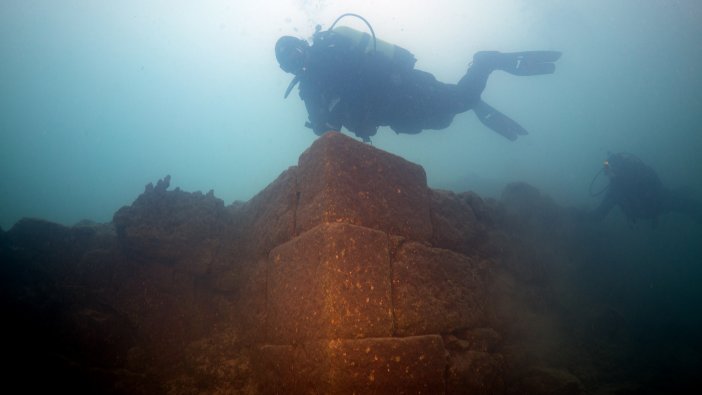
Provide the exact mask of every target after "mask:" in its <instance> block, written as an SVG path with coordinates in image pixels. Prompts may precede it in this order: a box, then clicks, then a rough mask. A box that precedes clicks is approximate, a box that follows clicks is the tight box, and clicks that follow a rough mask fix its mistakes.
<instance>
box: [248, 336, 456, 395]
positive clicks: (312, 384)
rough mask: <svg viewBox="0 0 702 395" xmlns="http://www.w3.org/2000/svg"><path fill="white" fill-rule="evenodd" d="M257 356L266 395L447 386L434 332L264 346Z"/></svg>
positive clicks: (438, 390) (424, 390)
mask: <svg viewBox="0 0 702 395" xmlns="http://www.w3.org/2000/svg"><path fill="white" fill-rule="evenodd" d="M258 358H259V359H260V360H259V361H258V362H257V365H258V366H261V369H260V370H259V371H258V372H259V374H261V375H262V377H261V378H260V379H259V382H260V383H262V391H261V392H262V393H266V394H277V393H291V394H309V393H319V394H353V393H356V394H444V393H445V389H446V384H445V380H444V373H445V369H446V353H445V350H444V348H443V344H442V341H441V337H439V336H436V335H433V336H416V337H403V338H368V339H353V340H349V339H337V340H320V341H316V342H312V343H308V344H306V345H304V346H295V345H284V346H273V345H266V346H263V347H261V349H260V351H259V353H258Z"/></svg>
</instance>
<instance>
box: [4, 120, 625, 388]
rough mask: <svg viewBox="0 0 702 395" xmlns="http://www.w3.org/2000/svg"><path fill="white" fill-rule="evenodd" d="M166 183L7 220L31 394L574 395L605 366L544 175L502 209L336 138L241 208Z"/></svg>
mask: <svg viewBox="0 0 702 395" xmlns="http://www.w3.org/2000/svg"><path fill="white" fill-rule="evenodd" d="M169 186H170V177H166V178H165V179H163V180H160V181H159V182H158V183H157V184H156V186H153V185H151V184H149V185H148V186H147V187H146V190H145V191H144V193H143V194H142V195H140V196H139V197H138V198H137V199H136V200H135V201H134V202H133V203H132V204H131V205H130V206H125V207H123V208H122V209H120V210H119V211H118V212H117V213H115V215H114V219H113V222H112V223H109V224H93V223H81V224H77V225H76V226H73V227H70V228H69V227H64V226H61V225H57V224H52V223H49V222H46V221H41V220H33V219H25V220H22V221H20V222H18V223H17V224H16V225H15V226H14V227H13V228H12V229H10V230H9V231H7V232H2V231H0V256H1V257H2V261H3V265H2V266H1V269H2V272H1V273H0V274H2V276H1V277H0V279H1V280H2V284H0V285H2V287H1V288H0V289H1V290H2V293H3V294H2V303H3V308H4V309H5V310H4V311H7V316H6V322H11V323H12V324H11V325H7V326H5V328H4V329H3V336H4V338H5V339H11V340H10V341H9V344H10V347H9V351H8V355H9V356H10V358H11V359H13V360H14V361H15V364H13V365H12V368H11V369H10V371H9V372H8V373H9V374H8V377H12V378H13V379H14V380H16V381H18V382H21V383H22V385H23V386H24V387H23V388H25V389H27V390H28V391H32V390H46V389H49V388H50V389H56V388H67V389H72V390H88V391H92V392H110V393H131V394H134V393H145V394H146V393H148V394H153V393H173V394H186V393H187V394H189V393H211V394H215V393H217V394H219V393H233V394H259V393H261V394H278V393H286V394H288V393H289V394H311V393H319V394H321V393H324V394H350V393H393V394H395V393H397V394H400V393H404V394H420V393H421V394H524V393H527V394H552V393H559V394H579V393H581V392H582V390H583V383H582V382H581V379H579V378H578V377H577V375H576V374H574V372H578V371H579V370H577V369H576V368H575V367H577V366H585V368H583V369H582V372H585V373H587V375H590V376H594V373H593V371H595V370H596V369H595V368H593V367H591V365H588V364H587V361H582V360H580V361H578V360H577V358H574V357H573V355H576V354H577V355H580V354H578V353H579V352H582V350H581V349H579V348H578V347H583V346H582V344H585V342H582V338H581V339H579V340H578V339H575V338H568V337H567V336H564V333H563V330H562V326H563V323H564V322H576V321H577V320H576V319H575V318H574V317H573V316H571V315H568V314H564V313H563V311H564V308H563V306H562V305H561V304H560V301H561V300H564V299H565V298H562V297H561V294H559V292H561V291H559V290H570V289H572V288H573V287H572V284H574V283H575V281H574V280H572V279H571V278H570V277H569V273H568V267H567V266H565V267H564V265H563V264H562V262H564V261H567V260H568V259H567V258H564V257H567V256H569V254H570V252H571V251H573V250H574V249H576V248H577V245H579V244H578V240H575V235H576V234H577V231H576V230H575V228H574V225H573V221H572V215H571V214H572V213H570V212H569V211H568V210H564V209H561V208H560V207H558V206H557V205H555V204H554V203H553V202H552V201H550V200H549V199H548V198H546V197H543V196H541V195H540V194H539V193H538V191H537V190H536V189H535V188H533V187H530V186H528V185H525V184H514V185H511V186H510V187H508V188H507V189H506V191H505V195H504V196H503V199H502V200H503V202H496V201H494V200H489V199H488V200H483V199H481V198H480V197H478V196H477V195H475V194H473V193H470V192H465V193H460V194H456V193H453V192H448V191H440V190H432V189H430V188H428V187H427V183H426V176H425V173H424V170H423V169H422V168H421V167H419V166H417V165H415V164H412V163H410V162H407V161H406V160H404V159H402V158H400V157H397V156H395V155H392V154H389V153H386V152H383V151H381V150H378V149H375V148H373V147H371V146H369V145H366V144H363V143H360V142H358V141H356V140H354V139H351V138H349V137H346V136H344V135H342V134H340V133H327V134H325V135H324V136H322V137H321V138H319V139H318V140H317V141H316V142H315V143H314V144H313V145H312V146H311V147H310V148H309V149H308V150H307V151H306V152H304V153H303V154H302V156H301V157H300V160H299V164H298V165H297V166H293V167H291V168H289V169H288V170H286V171H284V172H283V173H282V174H281V175H280V176H279V177H278V178H277V179H276V180H275V181H274V182H273V183H271V184H270V185H269V186H268V187H267V188H265V189H264V190H263V191H261V192H260V193H259V194H258V195H256V196H255V197H254V198H252V199H251V200H250V201H248V202H245V203H242V202H235V203H234V204H232V205H230V206H225V205H224V203H223V202H222V201H221V200H219V199H217V198H216V197H215V196H214V194H213V193H212V192H210V193H207V194H202V193H199V192H196V193H189V192H184V191H181V190H179V189H175V190H168V189H169ZM537 210H538V211H537ZM566 292H570V291H566ZM593 310H594V309H593ZM612 325H618V324H612ZM589 335H590V334H589V333H585V334H583V338H587V336H589ZM554 350H555V351H554ZM583 355H584V354H583ZM580 358H581V359H587V358H585V357H580ZM37 361H41V363H37ZM574 361H575V362H574ZM576 362H577V363H576ZM37 375H41V376H42V377H45V378H46V379H45V380H41V381H38V380H31V377H36V376H37ZM25 377H28V379H27V380H23V378H25Z"/></svg>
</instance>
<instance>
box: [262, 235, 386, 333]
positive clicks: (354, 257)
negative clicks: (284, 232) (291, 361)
mask: <svg viewBox="0 0 702 395" xmlns="http://www.w3.org/2000/svg"><path fill="white" fill-rule="evenodd" d="M390 278H391V267H390V254H389V250H388V237H387V235H386V234H385V233H383V232H380V231H377V230H373V229H368V228H363V227H360V226H355V225H350V224H343V223H340V224H323V225H320V226H317V227H315V228H313V229H312V230H310V231H308V232H305V233H303V234H302V235H300V236H299V237H297V238H295V239H293V240H291V241H290V242H288V243H286V244H283V245H281V246H279V247H277V248H275V249H274V250H273V251H271V255H270V258H269V264H268V287H267V288H268V292H267V300H268V304H267V311H268V320H267V322H268V330H267V334H268V335H267V341H268V342H269V343H271V344H294V343H299V342H305V341H311V340H317V339H334V338H363V337H384V336H392V330H393V322H392V306H391V301H390V298H391V295H390Z"/></svg>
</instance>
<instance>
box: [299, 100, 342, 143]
mask: <svg viewBox="0 0 702 395" xmlns="http://www.w3.org/2000/svg"><path fill="white" fill-rule="evenodd" d="M300 96H301V97H302V100H303V101H304V102H305V108H306V109H307V114H308V118H309V122H307V123H306V124H305V126H307V127H309V128H311V129H312V131H314V133H315V134H316V135H318V136H321V135H322V134H324V132H327V131H329V130H337V131H338V130H340V129H341V122H340V121H339V120H338V119H336V118H337V117H335V116H334V112H333V109H334V104H335V103H334V102H333V101H329V100H327V99H326V98H325V95H324V94H322V93H320V92H314V94H312V92H308V94H306V95H304V96H303V95H302V92H301V95H300Z"/></svg>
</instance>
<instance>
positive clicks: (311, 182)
mask: <svg viewBox="0 0 702 395" xmlns="http://www.w3.org/2000/svg"><path fill="white" fill-rule="evenodd" d="M298 187H299V190H298V191H299V202H298V210H297V220H296V227H297V231H298V233H301V232H304V231H306V230H309V229H312V228H313V227H315V226H317V225H319V224H320V223H325V222H345V223H349V224H354V225H360V226H364V227H368V228H373V229H379V230H382V231H385V232H388V233H390V234H396V235H400V236H405V237H407V238H409V239H412V240H419V241H428V240H429V239H430V238H431V235H432V225H431V216H430V206H431V203H430V194H429V189H428V188H427V182H426V174H425V173H424V169H423V168H422V167H421V166H418V165H416V164H414V163H411V162H408V161H406V160H405V159H403V158H400V157H398V156H395V155H392V154H390V153H387V152H384V151H381V150H379V149H376V148H374V147H372V146H370V145H367V144H363V143H361V142H358V141H356V140H354V139H352V138H350V137H347V136H344V135H342V134H341V133H337V132H331V133H327V134H325V135H324V136H322V137H320V138H319V139H318V140H317V141H315V143H314V144H313V145H312V146H311V147H310V148H309V149H308V150H307V151H305V152H304V153H303V154H302V155H301V156H300V160H299V164H298Z"/></svg>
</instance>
